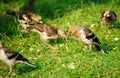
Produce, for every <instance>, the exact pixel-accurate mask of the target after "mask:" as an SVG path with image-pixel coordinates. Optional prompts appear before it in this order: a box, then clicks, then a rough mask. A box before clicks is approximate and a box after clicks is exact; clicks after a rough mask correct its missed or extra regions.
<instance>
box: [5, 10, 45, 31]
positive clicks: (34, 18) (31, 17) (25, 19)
mask: <svg viewBox="0 0 120 78" xmlns="http://www.w3.org/2000/svg"><path fill="white" fill-rule="evenodd" d="M6 14H8V15H12V16H15V17H16V18H17V19H18V21H19V22H20V24H21V26H22V27H23V30H24V31H25V30H26V29H27V27H29V25H28V23H31V24H34V23H43V22H42V17H41V16H40V15H37V14H35V13H32V12H25V11H21V12H18V11H6Z"/></svg>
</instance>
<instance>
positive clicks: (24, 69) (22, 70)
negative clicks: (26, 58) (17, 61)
mask: <svg viewBox="0 0 120 78" xmlns="http://www.w3.org/2000/svg"><path fill="white" fill-rule="evenodd" d="M40 68H41V67H40V66H39V65H36V67H35V68H34V67H30V66H27V65H24V66H22V67H20V68H19V69H18V74H19V75H22V74H24V73H28V72H31V71H34V70H40Z"/></svg>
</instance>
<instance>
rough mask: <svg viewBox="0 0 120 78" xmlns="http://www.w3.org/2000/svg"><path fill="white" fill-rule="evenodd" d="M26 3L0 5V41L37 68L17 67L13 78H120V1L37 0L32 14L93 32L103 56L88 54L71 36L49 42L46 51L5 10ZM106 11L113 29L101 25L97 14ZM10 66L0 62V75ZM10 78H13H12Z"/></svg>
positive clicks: (36, 37)
mask: <svg viewBox="0 0 120 78" xmlns="http://www.w3.org/2000/svg"><path fill="white" fill-rule="evenodd" d="M27 2H28V0H24V1H16V0H11V1H8V0H6V2H5V1H3V0H2V1H1V2H0V40H1V41H3V42H4V43H5V45H6V46H7V47H9V48H11V49H13V50H15V51H17V52H19V53H21V54H22V55H23V56H24V57H26V58H28V59H29V60H30V62H31V63H33V64H35V65H36V66H37V68H31V67H29V66H27V65H24V64H18V65H17V66H16V73H17V76H16V78H23V77H24V78H120V39H119V40H118V41H115V38H120V33H119V32H120V24H119V21H120V19H119V18H120V10H119V8H120V6H119V4H120V1H119V0H105V1H103V0H99V1H97V0H88V1H84V0H81V1H80V0H62V1H61V0H36V1H35V2H34V7H33V9H32V12H35V13H36V14H39V15H41V16H42V18H43V21H44V22H45V23H48V24H51V25H54V26H56V27H58V28H60V29H64V30H68V28H69V27H70V26H73V25H76V26H85V27H88V28H89V29H91V30H92V31H94V33H95V34H96V35H97V36H98V38H99V40H100V41H101V43H102V46H103V48H104V50H105V51H106V54H100V53H98V52H97V51H96V50H95V49H94V50H93V51H91V52H89V50H88V49H85V48H84V45H83V44H82V43H81V42H79V41H78V40H77V39H75V38H74V37H70V38H69V40H68V41H67V42H66V41H65V40H64V39H59V40H58V41H57V42H58V43H52V41H50V42H49V44H50V45H51V46H53V47H54V49H51V48H49V47H48V46H47V45H45V44H44V43H43V42H42V41H41V40H40V39H39V35H38V34H37V33H34V32H29V33H24V32H22V31H21V30H22V28H21V26H20V24H19V23H18V22H17V21H16V20H15V19H14V18H13V17H11V16H8V15H6V14H5V11H6V10H17V11H21V10H26V6H27ZM105 9H111V10H114V11H115V12H116V13H117V16H118V22H117V23H116V24H115V27H114V28H110V27H107V26H101V24H100V15H101V12H103V11H104V10H105ZM8 72H9V67H8V66H7V65H6V64H4V63H3V62H1V61H0V76H6V75H7V73H8ZM11 78H13V75H12V77H11Z"/></svg>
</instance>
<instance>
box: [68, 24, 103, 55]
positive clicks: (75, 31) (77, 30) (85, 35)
mask: <svg viewBox="0 0 120 78" xmlns="http://www.w3.org/2000/svg"><path fill="white" fill-rule="evenodd" d="M69 36H74V37H76V38H77V39H78V40H79V41H81V42H82V43H84V44H85V45H87V46H89V47H90V51H91V50H92V48H93V45H95V47H96V49H97V51H99V52H101V53H104V50H103V49H102V47H101V46H100V41H99V39H98V37H97V36H96V35H95V34H94V33H93V32H92V31H91V30H90V29H88V28H86V27H83V26H71V27H70V28H69V29H68V34H67V37H69Z"/></svg>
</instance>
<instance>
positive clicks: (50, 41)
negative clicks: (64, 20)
mask: <svg viewBox="0 0 120 78" xmlns="http://www.w3.org/2000/svg"><path fill="white" fill-rule="evenodd" d="M66 42H67V41H66V40H65V39H63V38H58V39H56V40H54V39H51V40H49V42H48V43H49V44H50V45H54V44H62V43H66Z"/></svg>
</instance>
